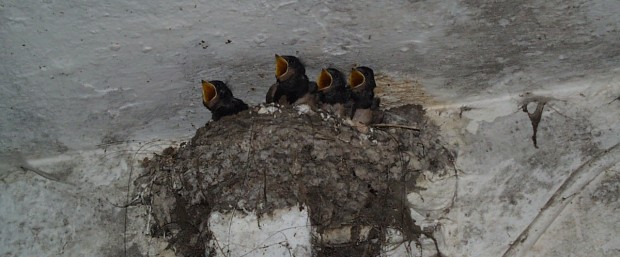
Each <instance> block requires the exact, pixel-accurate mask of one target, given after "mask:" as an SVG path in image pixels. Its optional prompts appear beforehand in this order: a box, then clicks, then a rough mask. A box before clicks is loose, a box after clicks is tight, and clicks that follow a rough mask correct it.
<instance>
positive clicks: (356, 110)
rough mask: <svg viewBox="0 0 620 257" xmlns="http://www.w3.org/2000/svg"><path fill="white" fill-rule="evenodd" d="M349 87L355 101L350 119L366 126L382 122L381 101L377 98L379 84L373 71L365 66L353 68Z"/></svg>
mask: <svg viewBox="0 0 620 257" xmlns="http://www.w3.org/2000/svg"><path fill="white" fill-rule="evenodd" d="M349 86H350V87H351V99H352V100H353V107H352V108H351V113H350V117H351V118H352V119H353V121H355V122H358V123H361V124H364V125H370V124H371V123H377V122H380V120H382V118H383V117H380V116H382V115H380V114H379V112H378V110H379V103H380V99H379V98H378V97H375V92H374V89H375V87H376V86H377V84H376V83H375V75H374V72H373V71H372V69H371V68H368V67H365V66H360V67H356V68H353V69H352V70H351V74H350V75H349ZM373 113H374V114H375V115H373ZM373 116H374V117H373Z"/></svg>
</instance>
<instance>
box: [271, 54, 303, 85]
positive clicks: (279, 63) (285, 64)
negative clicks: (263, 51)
mask: <svg viewBox="0 0 620 257" xmlns="http://www.w3.org/2000/svg"><path fill="white" fill-rule="evenodd" d="M296 74H302V75H303V74H306V69H305V68H304V65H303V64H302V63H301V61H299V59H297V57H295V56H290V55H277V54H276V80H278V81H284V80H287V79H289V78H290V77H292V76H293V75H296Z"/></svg>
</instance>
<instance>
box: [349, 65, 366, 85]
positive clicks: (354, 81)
mask: <svg viewBox="0 0 620 257" xmlns="http://www.w3.org/2000/svg"><path fill="white" fill-rule="evenodd" d="M365 81H366V77H364V74H362V73H361V72H359V71H358V70H357V69H355V68H353V69H352V70H351V75H349V86H350V87H351V88H356V87H358V86H360V85H362V84H364V82H365Z"/></svg>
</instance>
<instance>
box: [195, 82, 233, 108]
mask: <svg viewBox="0 0 620 257" xmlns="http://www.w3.org/2000/svg"><path fill="white" fill-rule="evenodd" d="M230 97H232V91H230V89H229V88H228V87H227V86H226V83H224V82H222V81H219V80H211V81H205V80H203V81H202V103H203V104H204V105H205V106H206V107H207V108H209V109H211V108H212V107H213V106H214V105H215V104H216V103H217V102H218V101H219V100H220V99H225V98H230Z"/></svg>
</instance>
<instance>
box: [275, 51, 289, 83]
mask: <svg viewBox="0 0 620 257" xmlns="http://www.w3.org/2000/svg"><path fill="white" fill-rule="evenodd" d="M286 71H288V62H287V61H286V59H284V58H282V56H279V55H277V54H276V78H277V79H280V77H282V75H284V73H286Z"/></svg>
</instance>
